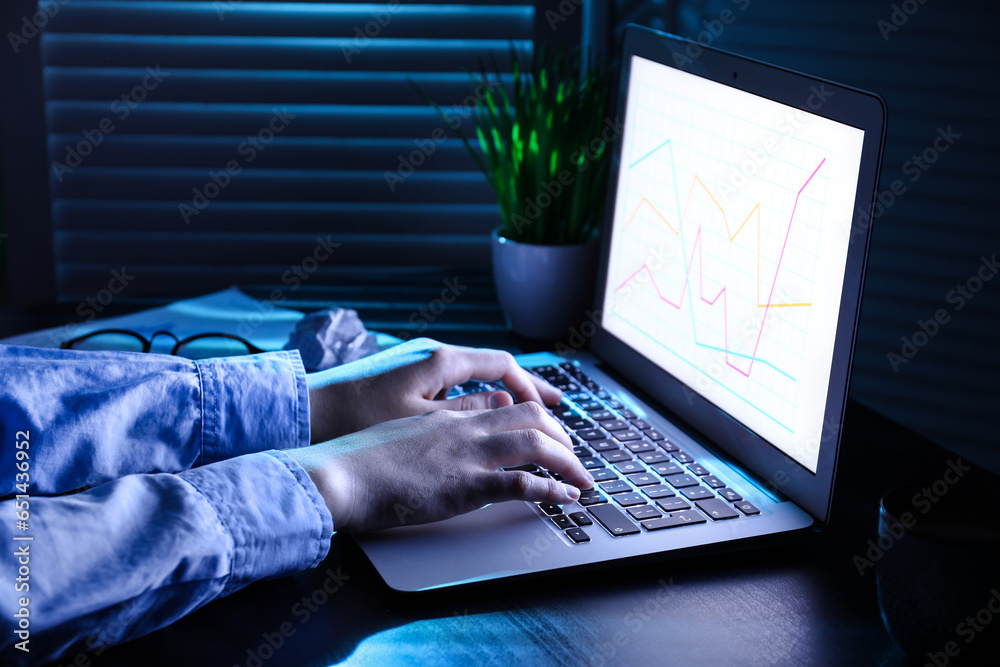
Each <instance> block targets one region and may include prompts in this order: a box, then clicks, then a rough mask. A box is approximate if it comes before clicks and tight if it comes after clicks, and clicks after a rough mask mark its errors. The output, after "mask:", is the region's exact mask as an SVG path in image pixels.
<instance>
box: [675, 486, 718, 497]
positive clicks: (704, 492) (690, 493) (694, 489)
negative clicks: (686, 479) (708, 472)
mask: <svg viewBox="0 0 1000 667" xmlns="http://www.w3.org/2000/svg"><path fill="white" fill-rule="evenodd" d="M681 493H683V494H684V497H685V498H687V499H688V500H701V499H702V498H714V497H715V496H714V495H713V494H712V492H711V491H709V490H708V489H706V488H705V487H704V486H689V487H687V488H685V489H681Z"/></svg>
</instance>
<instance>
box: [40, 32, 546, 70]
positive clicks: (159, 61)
mask: <svg viewBox="0 0 1000 667" xmlns="http://www.w3.org/2000/svg"><path fill="white" fill-rule="evenodd" d="M512 45H513V47H514V48H515V49H517V50H518V51H517V52H519V53H524V52H525V51H527V50H528V49H529V48H530V44H529V43H527V42H525V41H524V39H523V38H522V39H516V40H514V41H513V42H511V41H507V40H471V39H440V40H433V39H378V40H372V41H371V43H369V44H367V45H366V46H364V48H360V47H359V45H358V44H356V43H355V41H354V39H344V38H333V37H331V38H320V37H316V38H307V37H191V36H181V35H176V36H163V35H156V36H143V35H139V36H133V35H88V34H77V33H74V34H61V33H45V34H44V35H43V36H42V63H43V64H44V65H45V66H50V65H61V66H79V67H98V66H101V65H108V64H109V63H113V64H114V65H115V66H116V67H139V68H144V67H149V66H153V65H156V66H160V67H162V68H163V69H171V68H174V67H190V68H199V67H212V68H217V69H227V68H228V69H280V70H352V71H361V70H363V71H406V72H409V71H423V72H432V71H434V72H436V71H443V72H456V71H458V72H461V71H479V70H480V69H481V66H482V64H483V63H491V62H492V61H493V59H494V58H495V59H496V62H497V63H498V65H499V66H500V68H501V69H502V70H503V71H509V70H510V64H511V58H510V49H511V46H512Z"/></svg>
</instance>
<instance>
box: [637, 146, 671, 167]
mask: <svg viewBox="0 0 1000 667" xmlns="http://www.w3.org/2000/svg"><path fill="white" fill-rule="evenodd" d="M669 143H670V139H667V140H666V141H664V142H663V143H662V144H660V145H659V146H657V147H656V148H654V149H653V150H651V151H649V152H648V153H646V154H645V155H643V156H642V157H641V158H639V159H638V160H636V161H635V162H633V163H632V164H630V165H629V166H628V168H629V169H631V168H632V167H634V166H635V165H637V164H639V163H640V162H642V161H643V160H645V159H646V158H648V157H649V156H650V155H652V154H653V153H655V152H656V151H658V150H660V149H661V148H663V147H664V146H666V145H667V144H669Z"/></svg>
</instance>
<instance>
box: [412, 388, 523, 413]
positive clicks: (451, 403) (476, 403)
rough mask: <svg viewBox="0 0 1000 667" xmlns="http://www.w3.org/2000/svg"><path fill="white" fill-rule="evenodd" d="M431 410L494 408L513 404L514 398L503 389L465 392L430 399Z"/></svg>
mask: <svg viewBox="0 0 1000 667" xmlns="http://www.w3.org/2000/svg"><path fill="white" fill-rule="evenodd" d="M432 403H433V404H434V405H433V408H432V409H433V410H458V411H465V410H494V409H496V408H503V407H507V406H508V405H513V404H514V399H513V398H511V397H510V394H508V393H507V392H505V391H481V392H479V393H476V394H465V395H464V396H458V397H457V398H450V399H448V400H446V401H432Z"/></svg>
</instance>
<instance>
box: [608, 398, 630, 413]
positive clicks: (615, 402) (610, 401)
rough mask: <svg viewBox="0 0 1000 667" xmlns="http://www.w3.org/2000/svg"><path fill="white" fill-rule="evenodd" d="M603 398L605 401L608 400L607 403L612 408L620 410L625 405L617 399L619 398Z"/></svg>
mask: <svg viewBox="0 0 1000 667" xmlns="http://www.w3.org/2000/svg"><path fill="white" fill-rule="evenodd" d="M604 400H606V401H607V402H608V405H610V406H611V407H613V408H614V409H615V410H621V409H622V408H624V407H625V406H624V405H623V404H622V402H621V401H619V400H617V399H614V398H606V399H604Z"/></svg>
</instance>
